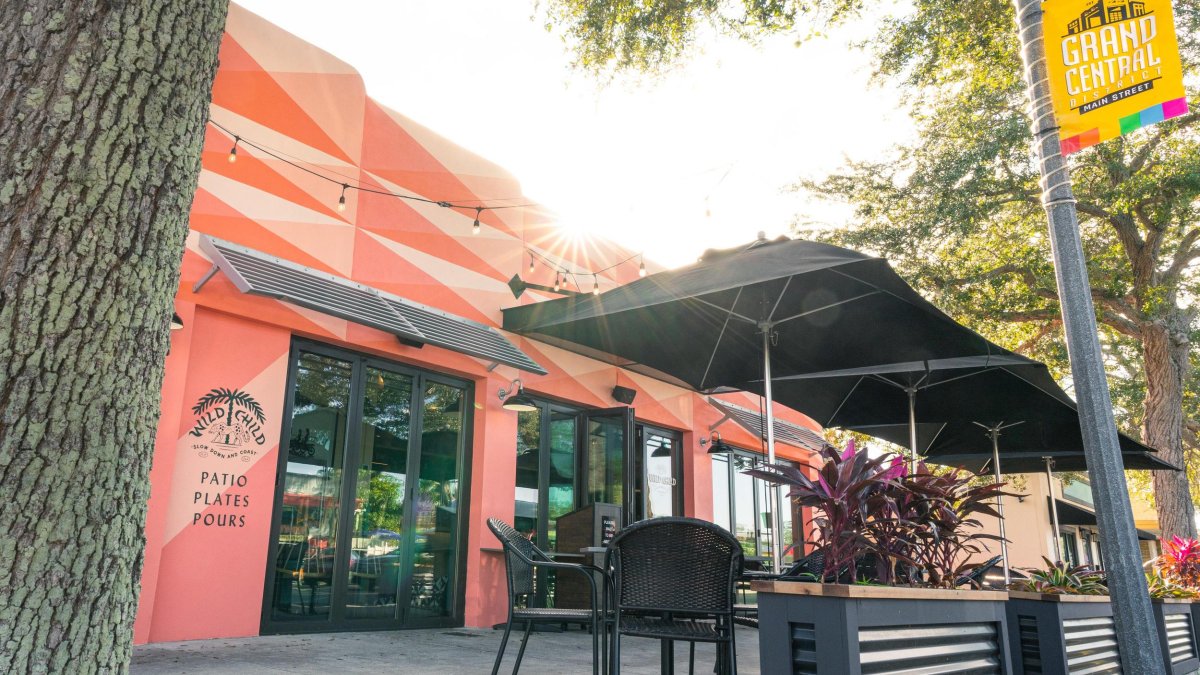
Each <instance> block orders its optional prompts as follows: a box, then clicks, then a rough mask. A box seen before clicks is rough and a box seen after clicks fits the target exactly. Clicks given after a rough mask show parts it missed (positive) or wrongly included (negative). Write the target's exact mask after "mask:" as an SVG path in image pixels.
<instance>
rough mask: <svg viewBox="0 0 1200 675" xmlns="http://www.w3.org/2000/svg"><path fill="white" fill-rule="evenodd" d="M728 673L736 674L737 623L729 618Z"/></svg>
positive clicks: (730, 674)
mask: <svg viewBox="0 0 1200 675" xmlns="http://www.w3.org/2000/svg"><path fill="white" fill-rule="evenodd" d="M729 675H737V624H735V623H734V622H733V617H730V618H729Z"/></svg>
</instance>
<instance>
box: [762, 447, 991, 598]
mask: <svg viewBox="0 0 1200 675" xmlns="http://www.w3.org/2000/svg"><path fill="white" fill-rule="evenodd" d="M820 455H821V458H822V459H823V460H824V461H823V464H822V465H821V467H820V469H819V470H818V472H817V475H816V477H815V478H809V477H808V476H806V475H805V474H804V473H803V472H802V471H801V470H800V469H799V468H797V467H791V466H780V465H774V466H767V467H762V468H759V469H755V470H752V471H748V472H747V473H748V474H750V475H753V476H757V477H759V478H762V479H764V480H767V481H769V482H772V483H777V484H779V485H783V486H787V487H788V488H790V490H789V493H788V496H789V497H790V498H791V499H792V501H794V502H795V503H796V504H797V505H799V506H802V507H809V508H811V509H813V510H814V512H815V513H816V515H815V517H814V518H813V521H812V524H813V528H814V529H815V531H816V535H817V536H816V538H817V543H818V545H819V546H820V550H821V551H822V553H824V569H823V574H822V576H821V580H822V581H824V582H826V583H839V582H845V581H849V582H854V581H857V580H858V577H859V574H860V573H861V572H862V571H863V570H864V569H865V570H866V573H867V574H868V575H869V576H871V577H872V578H873V579H872V580H873V581H877V582H879V583H883V584H887V585H897V584H901V583H907V584H912V585H923V586H935V587H941V588H953V587H955V586H956V585H958V583H959V580H960V579H961V578H962V577H963V576H964V575H966V574H967V573H969V572H970V571H972V570H973V569H975V568H976V567H978V565H977V564H973V563H966V562H964V561H965V560H966V559H967V558H968V557H970V556H971V555H972V554H975V553H979V552H981V551H982V550H983V548H982V542H983V541H986V540H999V537H996V536H995V535H990V534H985V533H982V532H978V531H977V530H978V529H979V528H981V527H982V524H981V523H980V522H979V520H978V516H979V515H981V514H983V515H989V516H994V517H999V514H998V513H997V512H996V511H995V509H994V507H993V504H994V503H995V499H996V496H997V495H998V494H999V495H1007V494H1009V493H1006V492H1003V487H1004V484H1003V483H999V484H992V485H972V484H971V479H972V476H971V474H969V473H967V472H964V471H958V470H955V471H950V472H948V473H944V474H934V473H932V472H930V471H929V470H928V468H927V467H926V466H925V464H924V463H922V464H920V465H918V468H917V471H916V473H914V474H911V475H910V474H909V473H908V471H907V468H906V464H905V460H904V459H903V458H902V457H900V456H897V455H892V454H887V455H883V456H880V457H876V458H871V457H870V456H869V455H868V453H867V451H866V449H865V448H864V449H862V450H859V449H857V448H856V447H855V444H854V441H853V440H851V441H850V443H848V444H847V446H846V449H845V450H844V451H839V450H838V449H837V448H834V447H832V446H826V447H825V448H824V449H823V450H822V451H821V453H820Z"/></svg>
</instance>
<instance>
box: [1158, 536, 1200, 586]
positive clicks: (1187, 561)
mask: <svg viewBox="0 0 1200 675" xmlns="http://www.w3.org/2000/svg"><path fill="white" fill-rule="evenodd" d="M1154 566H1155V568H1156V569H1157V570H1158V573H1159V574H1160V575H1162V577H1163V578H1164V579H1166V580H1167V581H1170V582H1171V583H1172V584H1174V585H1176V586H1184V587H1186V588H1191V589H1200V541H1196V540H1195V539H1184V538H1183V537H1180V536H1174V537H1171V540H1170V541H1165V542H1163V553H1162V555H1160V556H1158V559H1157V560H1155V563H1154Z"/></svg>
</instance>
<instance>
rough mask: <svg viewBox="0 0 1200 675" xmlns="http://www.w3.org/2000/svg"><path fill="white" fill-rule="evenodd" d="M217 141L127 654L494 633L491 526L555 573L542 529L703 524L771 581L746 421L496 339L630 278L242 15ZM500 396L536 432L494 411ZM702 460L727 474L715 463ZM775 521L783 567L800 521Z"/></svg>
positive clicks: (549, 534) (800, 443)
mask: <svg viewBox="0 0 1200 675" xmlns="http://www.w3.org/2000/svg"><path fill="white" fill-rule="evenodd" d="M211 119H212V124H210V126H209V129H208V132H207V137H206V139H205V146H204V153H203V171H202V174H201V178H200V184H199V189H198V190H197V194H196V198H195V203H194V206H193V209H192V213H191V221H190V228H191V231H190V233H189V235H188V240H187V250H186V253H185V255H184V258H183V261H182V268H181V269H182V274H181V279H180V283H179V291H178V294H177V296H176V307H175V311H176V314H177V322H176V327H177V328H178V330H174V331H173V332H172V337H171V350H170V353H169V355H168V357H167V367H166V377H165V380H164V382H163V389H162V415H161V421H160V424H159V428H158V435H157V440H156V447H155V454H154V464H153V469H152V471H151V495H150V501H149V513H148V518H147V523H146V532H147V540H148V541H147V547H146V556H145V565H144V569H143V578H142V593H141V598H140V605H139V612H138V617H137V621H136V624H135V640H136V641H137V642H139V643H143V642H159V641H169V640H186V639H201V638H214V637H236V636H250V635H258V634H263V633H276V632H292V631H332V630H363V629H373V628H380V629H383V628H405V627H419V626H449V625H468V626H489V625H492V624H494V623H496V622H498V621H500V620H502V619H503V616H504V613H505V611H506V607H505V603H506V591H505V582H504V577H503V561H502V556H501V555H499V553H498V550H497V542H496V541H495V540H494V538H493V537H492V535H491V533H490V532H488V530H487V528H486V525H485V523H486V520H487V519H488V518H491V517H496V518H500V519H503V520H505V521H508V522H511V523H515V524H516V526H517V527H518V528H519V529H521V530H522V531H524V532H527V533H529V534H530V536H533V537H535V538H537V540H538V541H539V543H541V544H542V545H544V546H546V547H548V548H553V547H554V545H555V543H556V534H557V533H556V522H557V519H558V518H559V517H560V516H562V515H565V514H567V513H570V512H572V511H573V510H575V509H578V508H580V507H584V506H586V505H588V504H591V503H597V502H598V503H611V504H616V505H618V506H621V507H622V508H623V510H624V516H623V517H624V518H625V519H626V520H627V521H628V520H634V519H640V518H646V517H655V516H660V515H688V516H695V517H699V518H704V519H710V520H712V519H717V520H718V521H719V522H721V523H722V524H724V525H726V526H727V527H730V528H731V529H732V530H733V531H734V532H735V534H737V535H738V536H739V538H740V539H741V540H742V541H743V545H744V546H745V547H746V549H747V551H748V552H750V553H751V554H752V555H755V556H768V555H772V554H773V548H775V547H774V546H773V542H771V541H770V539H769V535H768V534H767V531H768V530H769V520H768V516H766V515H764V513H765V512H768V511H770V510H771V509H770V505H769V503H768V502H769V499H767V498H766V497H765V496H764V495H765V490H763V488H762V486H761V484H759V483H757V482H755V481H752V480H750V481H748V482H747V479H746V477H744V476H741V475H740V473H737V472H735V471H733V470H732V466H733V464H737V465H739V466H741V465H742V464H747V465H749V464H753V463H754V462H756V461H760V460H759V457H760V456H761V453H762V447H761V440H760V436H761V434H760V433H759V431H760V430H756V429H754V428H753V425H746V424H744V423H743V422H744V420H743V421H742V422H739V418H738V416H737V415H733V414H730V410H733V411H734V412H736V411H737V410H743V411H757V410H758V408H759V402H758V400H757V398H755V397H753V396H751V395H749V394H738V393H734V394H725V395H722V396H720V397H717V398H716V399H709V398H708V397H705V396H702V395H700V394H698V393H696V392H692V391H689V390H686V389H681V388H679V387H676V386H672V385H669V384H666V383H663V382H661V381H658V380H654V379H651V378H648V377H645V376H642V375H639V374H635V373H630V372H626V371H623V370H621V369H619V368H616V367H614V366H611V365H609V364H606V363H603V362H600V361H596V360H593V359H589V358H586V357H583V356H580V355H577V354H572V353H568V352H565V351H563V350H560V349H557V348H554V347H552V346H549V345H545V344H539V343H536V342H532V341H529V340H525V339H521V338H518V337H516V336H512V335H505V334H503V333H501V332H500V331H499V330H498V329H497V328H496V326H497V325H498V324H499V322H500V310H501V308H503V307H509V306H513V305H515V304H518V303H526V302H536V301H538V300H542V299H546V298H549V297H554V296H553V294H552V293H549V292H544V291H538V290H536V289H528V290H526V291H525V292H524V293H523V294H522V295H521V297H520V299H516V298H514V294H513V291H512V290H511V289H510V287H509V285H508V282H509V280H510V279H511V278H512V277H513V275H514V274H515V273H517V272H520V274H521V276H522V278H523V279H524V280H525V281H527V282H531V283H534V284H540V285H542V286H547V287H549V286H552V285H554V284H555V283H560V284H561V283H563V282H562V281H561V279H560V277H559V270H566V271H570V272H573V273H574V277H573V278H572V277H570V276H568V281H567V282H566V283H567V286H568V288H574V287H575V286H573V285H572V284H573V283H574V279H586V281H585V282H584V288H583V289H582V290H583V291H585V292H586V291H590V290H591V283H592V279H593V277H592V275H591V271H593V270H602V269H605V268H610V269H607V271H604V272H602V273H599V274H598V275H597V276H596V277H594V278H595V279H597V280H598V283H599V285H600V289H601V290H605V289H607V288H612V287H613V286H615V285H619V284H621V283H625V282H628V281H631V280H632V279H635V278H637V276H638V271H639V270H638V262H639V260H638V258H637V257H635V256H634V253H635V252H633V251H629V250H625V249H623V248H621V247H620V246H617V245H615V244H613V243H611V242H607V241H604V240H602V239H599V238H587V237H584V238H580V237H572V236H570V235H568V234H567V233H564V232H562V231H560V230H559V229H558V228H556V227H555V226H554V224H553V222H552V218H551V216H550V215H549V214H548V213H546V212H545V211H544V210H542V209H540V208H539V207H537V206H535V205H529V204H528V200H527V199H526V198H525V197H524V196H523V195H522V193H521V189H520V185H519V183H518V182H517V181H516V180H515V179H514V178H513V177H512V176H510V175H509V174H508V173H506V172H505V171H504V170H503V169H501V168H500V167H498V166H496V165H494V164H492V163H490V162H488V161H486V160H485V159H483V158H480V157H478V156H476V155H474V154H472V153H470V152H468V151H466V150H464V149H462V148H460V147H458V146H456V145H454V144H453V143H452V142H450V141H448V140H447V139H445V138H442V137H441V136H438V135H437V134H436V133H434V132H433V131H431V130H429V129H427V128H425V127H423V126H421V125H419V124H417V123H416V122H414V121H412V120H410V119H408V118H406V117H404V116H403V115H401V114H399V113H397V112H395V111H392V110H389V109H388V108H386V107H384V106H382V105H380V104H378V103H377V102H375V101H373V100H371V99H370V98H369V97H367V96H366V93H365V91H364V88H363V83H362V80H361V78H360V77H359V75H358V74H357V73H356V72H355V71H354V70H353V69H352V68H350V67H349V66H348V65H346V64H344V63H342V62H340V61H338V60H337V59H336V58H334V57H332V56H330V55H329V54H326V53H324V52H322V51H321V50H319V49H317V48H315V47H314V46H312V45H309V44H307V43H305V42H303V41H301V40H299V39H297V38H295V37H294V36H291V35H289V34H287V33H285V32H284V31H282V30H280V29H279V28H277V27H275V26H273V25H271V24H270V23H268V22H266V21H264V20H263V19H261V18H259V17H257V16H254V15H253V14H251V13H249V12H247V11H245V10H243V9H241V8H239V7H237V6H233V7H232V8H231V10H230V16H229V22H228V26H227V32H226V36H225V39H224V42H223V45H222V48H221V54H220V70H219V72H218V75H217V78H216V81H215V84H214V91H213V103H212V109H211ZM231 157H232V158H233V159H232V160H231ZM476 229H477V230H478V232H477V233H475V230H476ZM531 253H532V255H531ZM531 264H532V270H531ZM614 265H615V266H614ZM583 275H586V276H583ZM517 380H519V381H520V382H519V383H517V382H516V381H517ZM616 387H622V388H624V390H626V391H620V390H616V392H615V393H614V390H615V388H616ZM502 390H503V392H504V396H503V397H502V395H501V393H500V392H501V391H502ZM514 390H516V391H520V392H521V393H523V394H525V395H527V396H529V397H530V398H531V399H532V400H533V402H534V403H533V404H532V405H531V406H528V408H531V409H527V410H525V411H522V412H514V411H512V410H509V409H506V408H504V407H503V404H504V401H505V400H508V399H509V398H511V397H512V396H513V395H514V394H515V391H514ZM614 395H619V396H620V397H621V398H623V399H628V397H629V396H632V397H633V399H632V403H628V402H627V403H622V402H620V401H618V400H616V399H615V398H614ZM722 405H723V406H725V407H724V408H723V407H721V406H722ZM730 406H732V408H730ZM779 414H780V415H781V417H782V418H783V420H784V421H782V422H781V424H783V425H785V428H786V429H789V430H790V431H791V432H792V433H791V435H790V436H789V438H790V439H792V440H790V441H788V442H784V443H781V444H779V446H778V453H779V456H780V457H782V458H784V459H786V460H788V461H792V462H797V463H803V462H806V461H808V458H809V451H808V450H807V449H806V447H807V446H808V444H809V443H810V442H811V443H816V442H819V437H817V436H815V432H818V431H819V428H818V427H817V426H816V425H815V424H814V423H813V422H812V421H811V420H809V419H807V418H806V417H804V416H803V415H800V414H799V413H795V412H794V411H789V410H786V409H780V410H779ZM714 432H717V433H719V434H720V436H721V437H723V440H724V442H726V443H728V444H730V445H732V446H735V447H736V448H739V450H738V451H737V452H736V453H734V454H730V455H724V456H719V457H717V459H716V460H715V461H714V456H712V455H709V454H708V451H707V448H708V447H711V443H712V441H713V439H714ZM804 434H813V436H811V438H810V437H808V436H805V435H804ZM806 438H810V441H806V440H805V439H806ZM813 439H817V440H813ZM714 471H715V473H714ZM714 494H716V497H715V498H714ZM714 504H715V506H714ZM784 517H785V520H786V522H787V524H788V525H789V526H788V527H787V534H785V541H784V542H783V543H784V546H787V545H788V544H790V543H791V542H792V541H798V540H799V539H801V536H800V527H801V525H800V523H801V522H802V519H801V518H800V517H799V514H791V513H790V512H789V513H785V514H784Z"/></svg>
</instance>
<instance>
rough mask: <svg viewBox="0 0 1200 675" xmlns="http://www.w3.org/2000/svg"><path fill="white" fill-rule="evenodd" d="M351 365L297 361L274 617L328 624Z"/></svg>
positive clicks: (320, 359)
mask: <svg viewBox="0 0 1200 675" xmlns="http://www.w3.org/2000/svg"><path fill="white" fill-rule="evenodd" d="M352 367H353V366H352V364H351V363H349V362H347V361H342V360H340V359H335V358H331V357H327V356H321V355H318V354H308V353H302V354H300V356H299V359H298V363H297V364H296V374H295V388H294V389H293V391H292V420H291V427H290V436H291V437H290V438H289V439H288V442H287V466H286V468H285V470H284V471H285V473H284V477H283V504H282V509H281V510H280V523H279V537H278V540H277V547H276V558H275V574H274V578H275V584H274V588H273V590H272V596H271V603H270V605H271V618H272V619H275V620H280V621H292V620H308V621H311V620H314V619H319V620H328V619H329V616H330V610H331V607H332V596H331V591H332V582H333V566H334V561H335V559H336V557H337V550H338V549H337V539H338V537H337V534H338V520H339V518H340V515H341V513H340V509H339V506H340V499H339V498H340V495H341V489H342V471H343V469H344V461H345V449H346V431H347V427H348V425H347V420H348V417H349V410H350V380H351V373H352Z"/></svg>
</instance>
